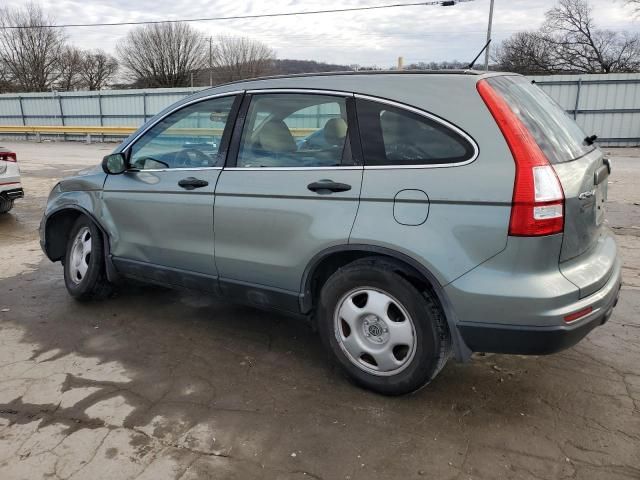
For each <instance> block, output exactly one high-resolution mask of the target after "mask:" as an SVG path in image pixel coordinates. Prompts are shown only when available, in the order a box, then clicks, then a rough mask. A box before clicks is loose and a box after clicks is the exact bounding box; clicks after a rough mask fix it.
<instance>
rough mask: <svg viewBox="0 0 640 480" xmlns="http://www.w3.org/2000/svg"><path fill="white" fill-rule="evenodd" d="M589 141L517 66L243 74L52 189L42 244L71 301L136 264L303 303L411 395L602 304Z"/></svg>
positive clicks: (239, 293) (570, 333)
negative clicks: (461, 365) (58, 266)
mask: <svg viewBox="0 0 640 480" xmlns="http://www.w3.org/2000/svg"><path fill="white" fill-rule="evenodd" d="M593 142H594V138H593V137H585V134H584V133H583V132H581V130H580V129H579V127H578V126H577V125H576V124H575V123H574V122H573V120H571V119H570V118H569V117H567V116H566V115H565V113H564V112H563V111H562V110H561V109H560V108H559V107H558V106H557V105H556V104H555V103H553V101H551V100H550V99H549V97H547V96H546V95H545V94H544V93H543V92H542V91H541V90H540V89H539V88H538V87H536V86H535V85H533V84H532V83H531V82H530V81H528V80H526V79H525V78H524V77H521V76H518V75H510V74H494V73H492V74H478V73H475V72H453V73H451V72H447V73H426V72H422V73H382V74H362V73H355V74H319V75H310V76H295V77H277V78H265V79H257V80H251V81H245V82H238V83H232V84H228V85H223V86H219V87H216V88H213V89H208V90H203V91H201V92H199V93H197V94H195V95H193V96H191V97H189V98H186V99H184V100H182V101H180V102H178V103H177V104H175V105H172V106H171V107H169V108H168V109H166V110H164V111H163V112H161V113H160V114H158V115H157V116H155V117H154V118H153V119H151V120H150V121H149V122H147V123H146V124H145V125H144V126H142V127H141V128H140V129H139V130H138V131H137V132H136V133H134V134H133V135H132V136H131V137H129V138H128V139H127V140H125V141H124V142H123V143H122V144H121V145H120V146H119V147H118V148H116V150H115V151H114V153H112V154H111V155H108V156H107V157H105V158H104V160H103V163H102V168H96V169H94V170H92V171H90V172H87V173H84V174H83V175H79V176H76V177H72V178H69V179H66V180H63V181H62V182H60V183H59V184H58V185H56V186H55V188H54V189H53V191H52V192H51V195H50V197H49V201H48V204H47V208H46V211H45V214H44V218H43V219H42V224H41V228H40V234H41V243H42V248H43V249H44V251H45V252H46V254H47V256H48V257H49V258H50V259H51V260H52V261H58V260H60V261H61V262H62V264H63V265H64V278H65V283H66V286H67V289H68V291H69V293H70V294H71V295H72V296H73V297H75V298H77V299H82V300H84V299H89V298H96V297H104V296H107V295H108V294H109V292H110V291H111V288H112V285H113V284H115V283H116V282H117V281H118V279H119V278H121V277H129V278H135V279H139V280H143V281H148V282H154V283H159V284H162V285H167V286H175V287H186V288H190V289H197V290H201V291H204V292H207V293H211V294H217V295H222V296H223V297H224V298H228V299H231V300H235V301H239V302H245V303H248V304H251V305H254V306H258V307H264V308H269V309H276V310H279V311H282V312H286V313H290V314H294V315H297V316H300V317H302V318H308V319H310V320H311V321H312V323H313V325H314V326H316V327H317V330H318V332H319V335H320V337H321V339H322V341H323V342H324V344H325V345H326V348H327V349H328V351H329V352H330V354H331V356H332V358H333V359H334V360H335V361H337V362H338V363H339V364H340V365H341V366H342V367H343V368H344V370H345V371H346V373H347V374H348V375H349V377H351V378H352V379H353V380H354V381H355V382H356V383H358V384H359V385H362V386H364V387H366V388H369V389H372V390H375V391H377V392H381V393H384V394H402V393H407V392H411V391H413V390H416V389H418V388H420V387H422V386H423V385H425V384H427V383H428V382H429V381H430V380H432V379H433V378H434V377H435V376H436V374H437V373H438V372H439V371H440V369H442V367H443V366H444V364H445V363H446V361H447V359H448V358H449V357H450V356H451V355H454V356H455V357H456V358H457V359H458V360H466V359H468V358H469V356H470V354H471V352H473V351H483V352H499V353H519V354H546V353H552V352H556V351H558V350H561V349H563V348H566V347H569V346H571V345H573V344H575V343H576V342H578V341H579V340H580V339H581V338H582V337H584V336H585V335H586V334H587V333H588V332H589V331H590V330H591V329H593V328H594V327H596V326H598V325H601V324H602V323H604V322H605V321H606V320H607V319H608V318H609V316H610V315H611V312H612V310H613V307H614V306H615V304H616V301H617V298H618V293H619V289H620V281H621V278H620V261H619V259H618V257H617V249H616V244H615V241H614V237H613V235H612V234H611V232H610V231H609V229H608V228H607V227H606V226H605V225H604V202H605V199H606V196H607V178H608V176H609V173H610V170H611V167H610V164H609V162H608V160H607V159H605V158H603V155H602V152H601V151H600V150H599V149H598V148H597V147H596V146H595V145H594V144H593Z"/></svg>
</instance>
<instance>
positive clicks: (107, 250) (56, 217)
mask: <svg viewBox="0 0 640 480" xmlns="http://www.w3.org/2000/svg"><path fill="white" fill-rule="evenodd" d="M80 215H86V216H87V217H89V218H91V219H92V220H93V222H94V223H95V224H96V226H97V227H98V228H99V229H100V231H101V232H102V237H103V240H104V242H103V244H104V257H105V264H106V270H107V278H108V279H109V280H110V281H115V280H116V279H117V272H116V270H115V267H114V266H113V263H112V261H111V242H110V239H109V235H108V234H107V229H106V228H105V226H104V225H103V221H102V191H101V190H83V191H68V192H64V191H62V189H61V188H60V185H57V186H56V187H54V189H53V190H52V192H51V194H50V196H49V200H48V202H47V206H46V208H45V212H44V215H43V216H42V220H41V222H40V246H41V248H42V250H43V251H44V253H45V255H46V256H47V258H49V260H51V261H52V262H57V261H60V260H63V259H64V255H65V250H66V245H67V239H68V236H69V232H70V230H71V228H72V226H73V224H74V222H75V221H76V219H77V218H78V217H79V216H80Z"/></svg>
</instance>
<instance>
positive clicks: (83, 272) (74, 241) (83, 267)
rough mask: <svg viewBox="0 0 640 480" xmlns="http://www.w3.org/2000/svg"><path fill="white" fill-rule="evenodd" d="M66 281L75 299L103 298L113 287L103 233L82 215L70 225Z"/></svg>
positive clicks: (65, 271)
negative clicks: (106, 261) (108, 276)
mask: <svg viewBox="0 0 640 480" xmlns="http://www.w3.org/2000/svg"><path fill="white" fill-rule="evenodd" d="M64 283H65V285H66V287H67V291H68V292H69V294H70V295H71V296H72V297H74V298H75V299H76V300H80V301H83V300H92V299H102V298H106V297H108V296H109V294H110V293H111V291H112V286H111V284H110V283H109V281H108V280H107V276H106V269H105V265H104V244H103V240H102V232H101V231H100V230H99V229H98V227H97V226H96V224H95V223H93V222H92V221H91V220H90V219H89V218H88V217H86V216H84V215H81V216H80V217H79V218H78V219H77V220H76V222H75V223H74V224H73V227H72V228H71V232H70V234H69V237H68V239H67V250H66V253H65V257H64Z"/></svg>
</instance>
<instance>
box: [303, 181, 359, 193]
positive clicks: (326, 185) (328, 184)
mask: <svg viewBox="0 0 640 480" xmlns="http://www.w3.org/2000/svg"><path fill="white" fill-rule="evenodd" d="M307 188H308V189H309V190H311V191H312V192H316V193H331V192H347V191H349V190H351V185H347V184H346V183H339V182H334V181H333V180H326V179H325V180H320V181H319V182H313V183H310V184H309V185H307Z"/></svg>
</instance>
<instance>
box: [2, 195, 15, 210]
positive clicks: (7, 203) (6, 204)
mask: <svg viewBox="0 0 640 480" xmlns="http://www.w3.org/2000/svg"><path fill="white" fill-rule="evenodd" d="M12 208H13V200H12V199H9V198H3V197H0V214H2V213H7V212H8V211H9V210H11V209H12Z"/></svg>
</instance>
